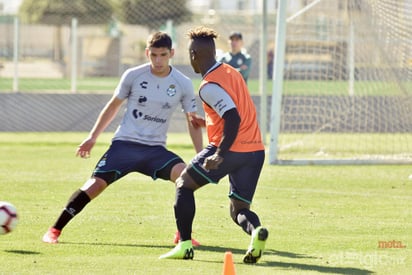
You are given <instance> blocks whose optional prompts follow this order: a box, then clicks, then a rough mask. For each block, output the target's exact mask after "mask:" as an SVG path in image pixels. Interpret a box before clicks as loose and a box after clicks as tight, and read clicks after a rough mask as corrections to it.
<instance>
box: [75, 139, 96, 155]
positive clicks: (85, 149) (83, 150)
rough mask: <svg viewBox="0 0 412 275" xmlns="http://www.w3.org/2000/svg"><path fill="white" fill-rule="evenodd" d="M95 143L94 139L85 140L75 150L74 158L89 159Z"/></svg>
mask: <svg viewBox="0 0 412 275" xmlns="http://www.w3.org/2000/svg"><path fill="white" fill-rule="evenodd" d="M95 143H96V140H95V139H92V138H87V139H85V140H84V141H83V142H82V143H80V145H79V147H77V150H76V156H77V157H81V158H84V159H87V158H89V157H90V152H91V151H92V148H93V146H94V144H95Z"/></svg>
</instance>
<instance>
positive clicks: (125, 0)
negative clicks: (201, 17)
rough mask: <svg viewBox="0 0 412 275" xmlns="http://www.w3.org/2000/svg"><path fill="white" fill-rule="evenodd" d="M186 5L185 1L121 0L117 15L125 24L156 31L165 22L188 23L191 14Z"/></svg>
mask: <svg viewBox="0 0 412 275" xmlns="http://www.w3.org/2000/svg"><path fill="white" fill-rule="evenodd" d="M186 5H187V0H175V1H170V0H151V1H146V0H122V1H121V2H120V9H119V10H118V13H119V14H120V20H121V21H123V22H125V23H128V24H133V25H143V26H147V27H148V28H149V29H152V30H158V29H159V28H160V27H161V26H164V25H165V24H166V22H167V20H172V21H173V24H175V25H179V24H181V23H183V22H187V21H189V20H190V18H191V16H192V13H191V12H190V10H189V9H188V8H187V6H186Z"/></svg>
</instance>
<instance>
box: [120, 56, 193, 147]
mask: <svg viewBox="0 0 412 275" xmlns="http://www.w3.org/2000/svg"><path fill="white" fill-rule="evenodd" d="M114 93H115V95H116V96H117V97H118V98H120V99H127V106H126V110H125V114H124V116H123V119H122V122H121V123H120V125H119V127H118V128H117V130H116V132H115V134H114V137H113V140H126V141H134V142H139V143H142V144H146V145H162V146H166V137H167V130H168V128H169V124H170V120H171V118H172V114H173V112H174V111H175V109H176V107H177V106H178V105H180V106H181V108H182V111H183V112H185V113H189V112H196V111H197V109H196V98H195V94H194V90H193V84H192V81H191V80H190V79H189V78H188V77H187V76H185V75H184V74H182V73H181V72H180V71H178V70H177V69H176V68H173V67H171V71H170V73H169V75H168V76H166V77H158V76H155V75H153V74H152V73H151V71H150V63H147V64H143V65H140V66H137V67H134V68H131V69H128V70H127V71H126V72H125V73H124V74H123V75H122V77H121V80H120V82H119V85H118V86H117V88H116V90H115V92H114Z"/></svg>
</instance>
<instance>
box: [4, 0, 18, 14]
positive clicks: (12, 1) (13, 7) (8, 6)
mask: <svg viewBox="0 0 412 275" xmlns="http://www.w3.org/2000/svg"><path fill="white" fill-rule="evenodd" d="M22 2H23V0H0V15H6V14H16V13H17V12H18V10H19V7H20V5H21V3H22Z"/></svg>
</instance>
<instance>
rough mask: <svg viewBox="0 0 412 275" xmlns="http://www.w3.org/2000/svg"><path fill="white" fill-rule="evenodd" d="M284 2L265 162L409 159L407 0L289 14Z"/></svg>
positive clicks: (411, 37)
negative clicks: (267, 159) (267, 155)
mask: <svg viewBox="0 0 412 275" xmlns="http://www.w3.org/2000/svg"><path fill="white" fill-rule="evenodd" d="M286 2H287V1H282V0H281V1H279V7H278V21H277V33H276V40H275V48H274V53H275V63H274V68H273V69H274V73H273V91H272V106H271V114H270V118H271V119H270V134H271V136H270V147H269V161H270V163H271V164H296V165H309V164H322V165H323V164H334V165H336V164H342V165H351V164H411V163H412V23H411V22H412V4H411V2H410V1H409V0H382V1H374V0H363V1H360V0H345V1H342V0H314V1H308V2H309V3H308V5H307V6H306V7H303V8H302V9H301V10H300V11H299V12H297V13H295V14H288V16H289V17H287V16H286V14H282V12H284V13H286V9H285V8H284V7H282V4H285V3H286ZM283 23H284V25H282V24H283ZM282 28H283V29H282ZM283 41H284V43H283ZM282 44H283V45H282ZM282 47H283V48H282ZM283 54H284V55H283Z"/></svg>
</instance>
